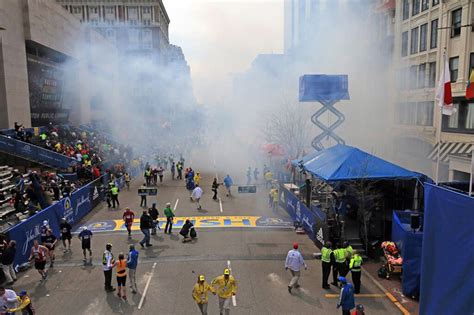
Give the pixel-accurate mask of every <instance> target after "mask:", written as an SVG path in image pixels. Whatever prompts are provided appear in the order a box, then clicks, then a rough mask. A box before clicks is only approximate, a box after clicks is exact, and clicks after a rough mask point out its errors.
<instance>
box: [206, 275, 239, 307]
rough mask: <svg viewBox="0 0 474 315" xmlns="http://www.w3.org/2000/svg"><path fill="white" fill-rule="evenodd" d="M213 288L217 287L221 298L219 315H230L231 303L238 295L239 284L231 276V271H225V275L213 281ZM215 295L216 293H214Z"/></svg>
mask: <svg viewBox="0 0 474 315" xmlns="http://www.w3.org/2000/svg"><path fill="white" fill-rule="evenodd" d="M211 286H212V287H213V288H215V287H216V286H217V295H218V296H219V314H221V315H223V314H224V313H225V314H226V315H229V314H230V303H231V300H232V296H234V295H235V294H236V293H237V283H236V282H235V279H234V277H233V276H231V275H230V270H229V269H227V268H226V269H224V274H223V275H221V276H219V277H217V278H215V279H214V280H212V283H211ZM214 294H215V293H214Z"/></svg>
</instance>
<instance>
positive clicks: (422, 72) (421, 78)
mask: <svg viewBox="0 0 474 315" xmlns="http://www.w3.org/2000/svg"><path fill="white" fill-rule="evenodd" d="M425 82H426V64H425V63H422V64H421V65H420V66H419V67H418V88H419V89H422V88H424V87H425V86H426V84H425Z"/></svg>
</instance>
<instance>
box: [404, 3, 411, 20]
mask: <svg viewBox="0 0 474 315" xmlns="http://www.w3.org/2000/svg"><path fill="white" fill-rule="evenodd" d="M409 17H410V2H409V0H403V20H406V19H408V18H409Z"/></svg>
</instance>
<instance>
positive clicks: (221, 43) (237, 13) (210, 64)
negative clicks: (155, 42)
mask: <svg viewBox="0 0 474 315" xmlns="http://www.w3.org/2000/svg"><path fill="white" fill-rule="evenodd" d="M163 2H164V4H165V7H166V10H167V12H168V15H169V16H170V19H171V23H170V29H169V34H170V41H171V43H173V44H176V45H179V46H181V47H182V48H183V51H184V54H185V56H186V59H187V61H188V63H189V65H190V67H191V76H192V78H193V85H194V92H195V95H196V97H197V98H198V101H199V102H200V103H203V104H206V105H214V104H219V103H222V102H225V101H226V97H227V96H228V95H229V92H230V90H231V88H232V74H234V73H239V72H244V71H246V70H247V69H248V68H249V67H250V64H251V62H252V61H253V59H254V58H255V57H256V56H257V55H258V54H260V53H271V52H274V53H281V52H282V50H283V0H164V1H163Z"/></svg>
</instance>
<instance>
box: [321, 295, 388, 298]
mask: <svg viewBox="0 0 474 315" xmlns="http://www.w3.org/2000/svg"><path fill="white" fill-rule="evenodd" d="M324 296H325V297H327V298H329V299H337V298H339V294H325V295H324ZM354 296H355V297H357V298H384V297H387V296H386V295H385V294H354Z"/></svg>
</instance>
